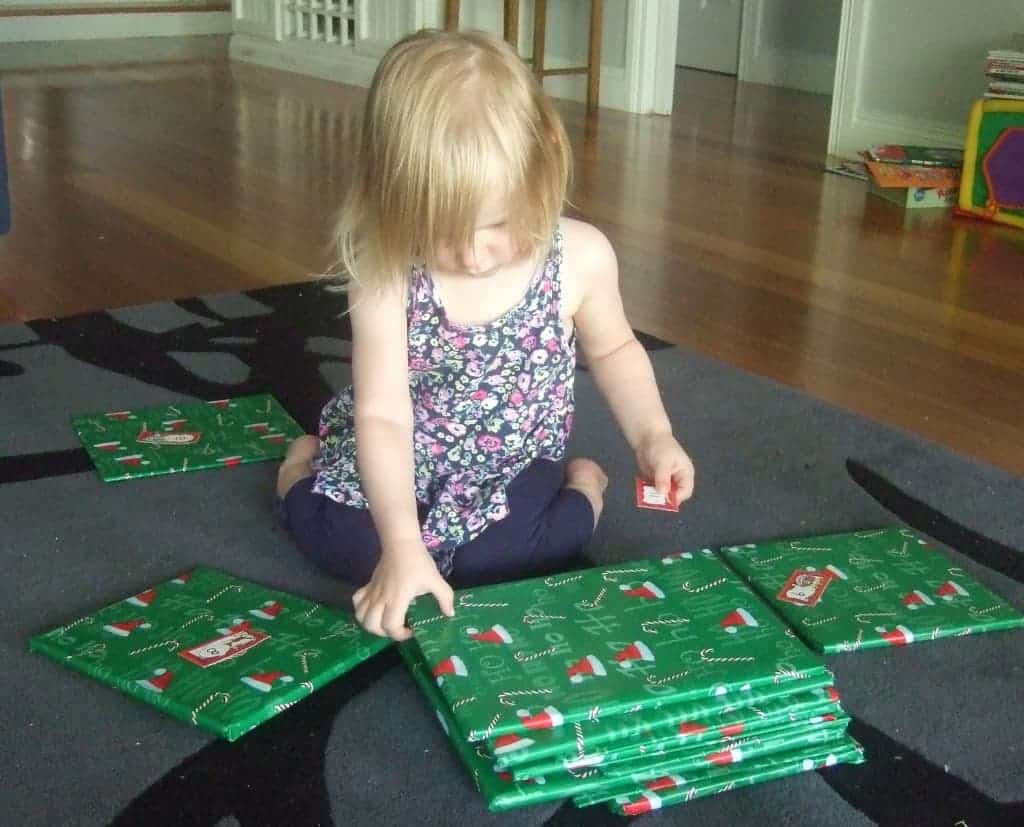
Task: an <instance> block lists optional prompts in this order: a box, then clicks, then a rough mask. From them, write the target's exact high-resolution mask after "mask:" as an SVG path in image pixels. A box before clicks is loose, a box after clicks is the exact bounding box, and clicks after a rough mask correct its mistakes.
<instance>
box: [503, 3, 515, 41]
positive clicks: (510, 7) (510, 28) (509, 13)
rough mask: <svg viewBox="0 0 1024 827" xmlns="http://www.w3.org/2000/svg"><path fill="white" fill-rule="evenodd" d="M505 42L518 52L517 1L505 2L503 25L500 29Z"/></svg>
mask: <svg viewBox="0 0 1024 827" xmlns="http://www.w3.org/2000/svg"><path fill="white" fill-rule="evenodd" d="M502 34H503V35H504V37H505V42H506V43H510V44H511V45H512V48H514V49H515V50H516V51H518V50H519V0H505V23H504V27H503V29H502Z"/></svg>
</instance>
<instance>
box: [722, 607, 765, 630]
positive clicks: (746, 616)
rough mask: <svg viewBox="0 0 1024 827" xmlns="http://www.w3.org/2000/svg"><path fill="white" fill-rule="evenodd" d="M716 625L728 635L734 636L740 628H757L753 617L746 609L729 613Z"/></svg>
mask: <svg viewBox="0 0 1024 827" xmlns="http://www.w3.org/2000/svg"><path fill="white" fill-rule="evenodd" d="M718 625H719V626H721V627H722V628H723V629H725V631H727V632H728V633H729V634H730V635H734V634H736V630H737V629H738V628H740V626H757V625H758V623H757V621H756V620H754V616H753V615H752V614H751V613H750V612H748V611H747V610H746V609H736V611H734V612H730V613H729V614H727V615H726V616H725V617H723V618H722V619H721V620H720V621H718Z"/></svg>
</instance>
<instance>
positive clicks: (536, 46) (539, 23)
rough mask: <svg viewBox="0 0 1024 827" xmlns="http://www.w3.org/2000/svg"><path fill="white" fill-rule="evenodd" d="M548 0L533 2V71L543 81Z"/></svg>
mask: <svg viewBox="0 0 1024 827" xmlns="http://www.w3.org/2000/svg"><path fill="white" fill-rule="evenodd" d="M547 22H548V0H535V2H534V4H533V73H534V74H535V75H536V76H537V78H538V80H540V82H541V83H542V84H543V83H544V37H545V35H546V33H547Z"/></svg>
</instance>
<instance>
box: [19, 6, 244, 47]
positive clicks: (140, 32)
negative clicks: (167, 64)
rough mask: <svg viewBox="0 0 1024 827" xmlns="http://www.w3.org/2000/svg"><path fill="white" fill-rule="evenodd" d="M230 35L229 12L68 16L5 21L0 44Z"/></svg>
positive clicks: (22, 18)
mask: <svg viewBox="0 0 1024 827" xmlns="http://www.w3.org/2000/svg"><path fill="white" fill-rule="evenodd" d="M230 32H231V12H227V11H223V12H221V11H218V12H209V11H205V12H167V13H157V12H153V13H149V14H73V13H69V14H60V15H44V16H40V17H5V18H3V23H2V24H0V43H34V42H42V41H49V40H96V39H102V38H122V37H176V36H180V35H192V34H229V33H230Z"/></svg>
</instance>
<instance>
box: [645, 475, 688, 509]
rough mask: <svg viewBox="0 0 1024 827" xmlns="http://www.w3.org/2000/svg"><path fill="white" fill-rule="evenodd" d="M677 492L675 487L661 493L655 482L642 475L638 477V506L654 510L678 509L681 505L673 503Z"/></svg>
mask: <svg viewBox="0 0 1024 827" xmlns="http://www.w3.org/2000/svg"><path fill="white" fill-rule="evenodd" d="M675 493H676V490H675V488H672V490H671V491H669V493H668V494H661V493H659V492H658V489H657V488H655V486H654V483H653V482H650V481H648V480H645V479H641V478H640V477H637V478H636V507H637V508H649V509H651V510H652V511H678V510H679V506H678V505H673V504H672V499H673V497H674V496H675Z"/></svg>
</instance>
